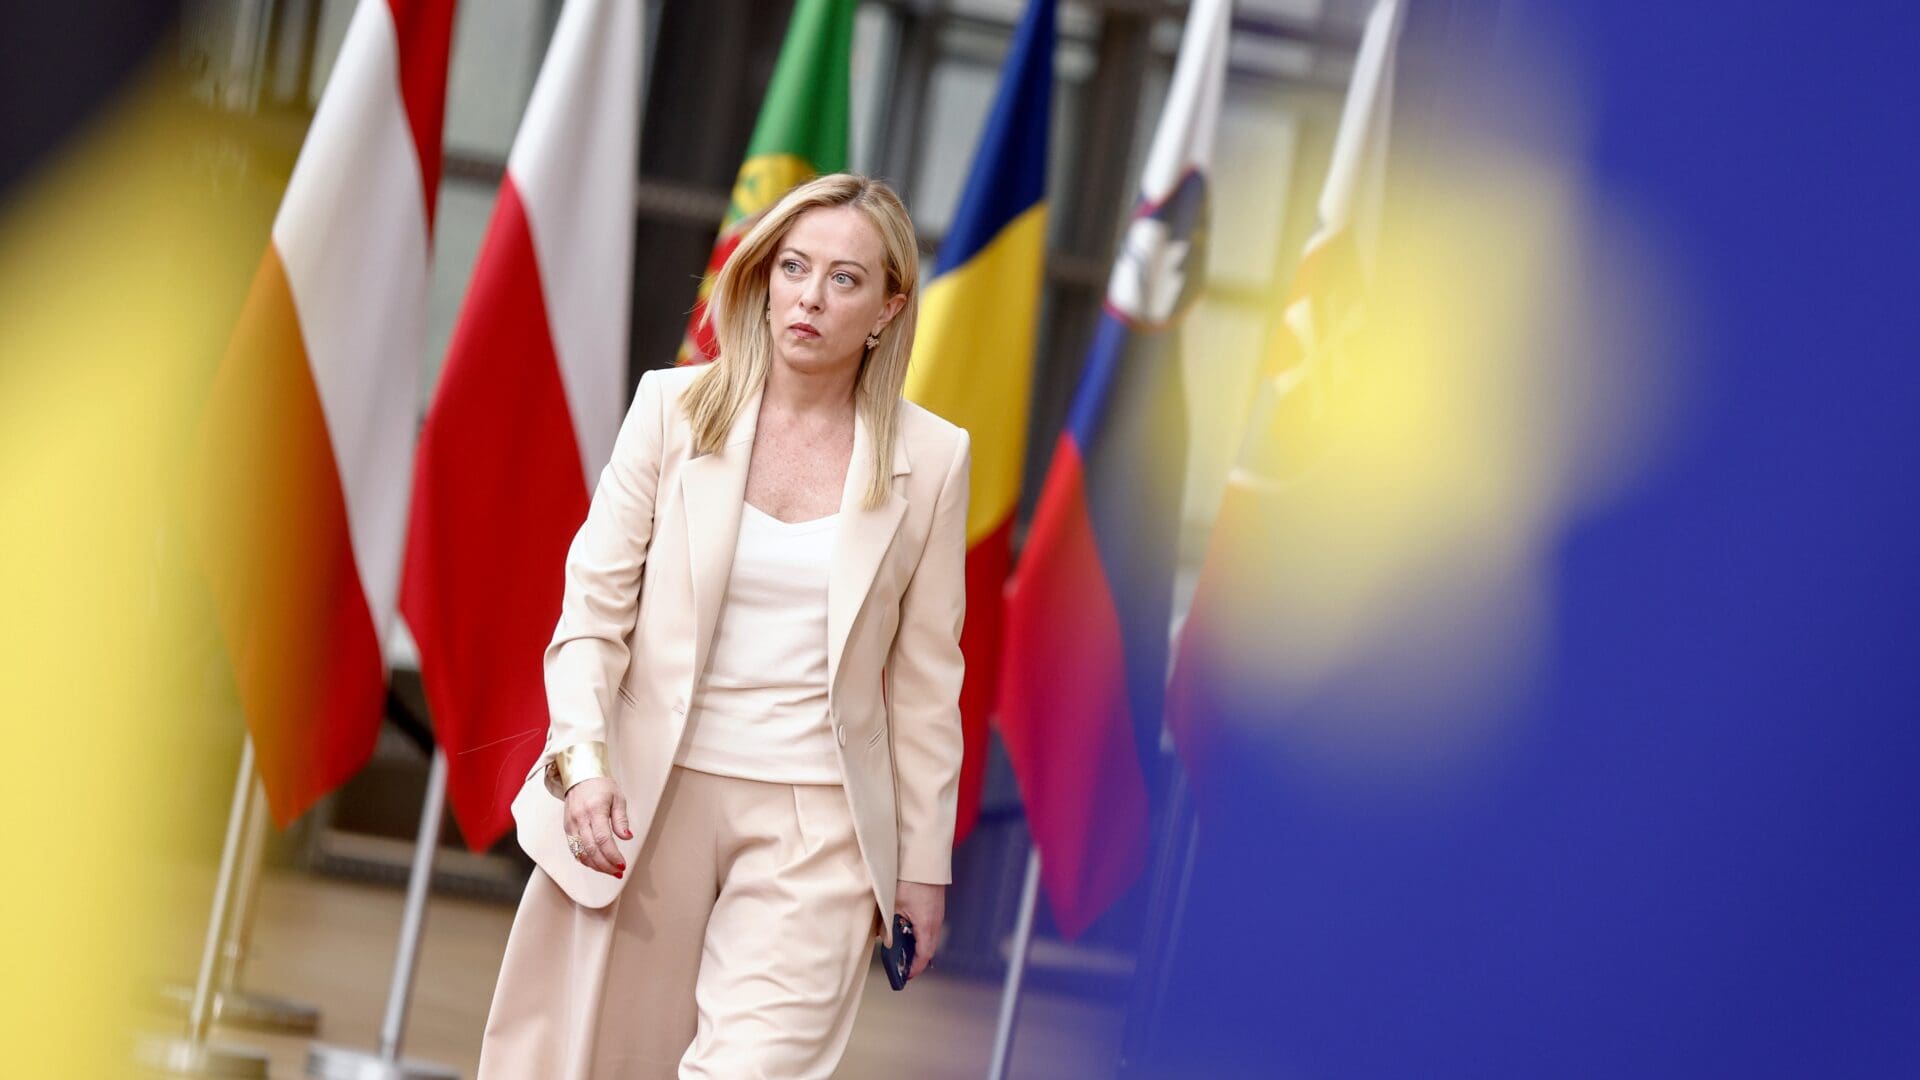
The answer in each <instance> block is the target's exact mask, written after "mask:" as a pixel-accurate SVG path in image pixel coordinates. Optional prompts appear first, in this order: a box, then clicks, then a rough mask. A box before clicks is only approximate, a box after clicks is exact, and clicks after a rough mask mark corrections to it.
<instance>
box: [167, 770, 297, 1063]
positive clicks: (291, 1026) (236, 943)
mask: <svg viewBox="0 0 1920 1080" xmlns="http://www.w3.org/2000/svg"><path fill="white" fill-rule="evenodd" d="M249 789H250V794H249V798H250V800H251V802H250V804H249V806H248V808H247V823H246V839H245V840H244V841H243V842H242V844H241V848H240V867H239V869H238V870H237V871H236V872H235V882H234V887H233V893H234V897H233V910H232V912H230V913H229V914H228V917H227V925H226V932H225V935H224V936H223V937H222V939H221V943H220V968H219V973H218V974H217V975H216V976H215V977H214V984H213V985H214V990H213V1000H212V1004H211V1009H212V1015H213V1019H214V1021H215V1022H217V1023H220V1024H226V1025H232V1026H239V1027H248V1028H253V1029H254V1030H256V1031H266V1032H272V1033H276V1034H287V1035H311V1034H313V1033H314V1032H315V1031H318V1030H319V1028H320V1010H319V1009H317V1008H315V1007H314V1006H312V1005H308V1004H306V1003H304V1002H299V1001H292V1000H289V999H287V998H282V997H276V996H274V995H271V994H257V993H252V992H250V991H246V990H242V989H241V988H240V973H241V970H242V968H243V967H244V966H245V964H246V959H247V954H248V953H249V952H251V951H252V947H253V946H252V942H253V913H254V908H255V905H256V902H257V901H258V899H259V894H260V867H261V864H262V862H263V861H264V859H265V856H266V846H267V808H266V805H265V803H266V793H265V790H264V789H263V788H262V787H261V785H260V783H259V778H258V774H257V773H256V774H255V779H254V782H253V783H252V784H251V785H249ZM193 992H194V988H193V987H192V986H185V985H181V984H178V983H175V984H170V985H168V986H166V987H165V988H164V989H162V991H161V994H162V996H163V997H164V998H165V999H166V1000H167V1001H169V1002H170V1003H171V1004H173V1005H174V1006H175V1007H177V1008H180V1009H182V1010H185V1009H188V1008H190V1007H191V1006H192V1003H193Z"/></svg>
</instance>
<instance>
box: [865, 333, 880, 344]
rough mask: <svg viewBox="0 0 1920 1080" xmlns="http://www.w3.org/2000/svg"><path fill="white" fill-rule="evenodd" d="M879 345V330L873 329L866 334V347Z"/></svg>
mask: <svg viewBox="0 0 1920 1080" xmlns="http://www.w3.org/2000/svg"><path fill="white" fill-rule="evenodd" d="M879 345H880V331H878V330H875V331H874V332H873V333H871V334H868V335H867V348H869V349H873V348H878V347H879Z"/></svg>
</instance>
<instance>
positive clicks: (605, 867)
mask: <svg viewBox="0 0 1920 1080" xmlns="http://www.w3.org/2000/svg"><path fill="white" fill-rule="evenodd" d="M566 828H567V835H568V836H577V837H579V838H580V839H581V840H582V841H584V842H585V844H586V848H585V850H583V851H581V852H580V854H579V855H578V856H576V858H578V859H579V860H580V861H581V862H582V863H583V864H585V865H586V866H587V867H589V868H591V869H594V870H598V871H600V872H601V873H603V874H612V875H613V876H614V877H620V876H622V875H624V874H625V873H626V872H627V860H626V859H624V858H622V857H621V855H620V849H619V848H617V847H615V846H614V845H613V838H614V836H615V835H616V834H617V835H618V836H619V837H620V839H622V840H631V839H633V830H632V829H629V828H628V827H627V797H626V796H625V795H622V794H620V785H618V784H616V783H614V782H613V778H612V777H608V776H598V777H595V778H593V779H592V780H582V781H580V782H579V783H577V784H575V785H573V786H572V787H570V788H568V789H567V820H566Z"/></svg>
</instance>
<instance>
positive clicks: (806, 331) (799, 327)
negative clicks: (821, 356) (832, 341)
mask: <svg viewBox="0 0 1920 1080" xmlns="http://www.w3.org/2000/svg"><path fill="white" fill-rule="evenodd" d="M787 329H789V330H791V331H793V332H794V333H796V334H798V335H800V336H801V337H803V338H817V337H819V336H820V331H818V330H815V329H814V328H813V324H812V323H803V322H797V323H794V324H793V325H792V326H789V327H787Z"/></svg>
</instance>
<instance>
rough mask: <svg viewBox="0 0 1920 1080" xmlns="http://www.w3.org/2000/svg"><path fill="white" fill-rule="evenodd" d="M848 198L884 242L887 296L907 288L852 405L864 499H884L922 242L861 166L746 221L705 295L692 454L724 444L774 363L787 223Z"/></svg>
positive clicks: (691, 395) (813, 183)
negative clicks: (706, 324) (866, 460)
mask: <svg viewBox="0 0 1920 1080" xmlns="http://www.w3.org/2000/svg"><path fill="white" fill-rule="evenodd" d="M838 206H851V207H854V208H856V209H858V210H860V211H861V212H862V213H864V214H866V215H867V220H869V221H871V222H872V223H873V227H874V230H875V231H877V232H878V233H879V234H880V244H881V247H882V248H883V249H884V256H883V262H884V263H885V271H886V281H887V295H888V296H889V297H891V296H895V295H898V294H902V293H904V294H906V297H907V303H906V306H904V307H902V308H901V309H900V313H899V314H898V315H896V316H894V318H893V321H892V322H890V323H888V324H887V326H886V328H885V329H884V330H882V331H881V332H880V344H878V345H876V346H874V347H873V348H871V349H868V350H866V353H865V355H863V356H862V357H861V358H860V371H859V373H858V374H856V375H855V376H854V391H853V396H854V408H855V409H856V410H857V411H858V412H859V415H860V418H861V419H862V420H864V421H865V422H866V425H867V433H868V435H869V437H870V446H869V447H868V449H869V451H870V453H871V454H872V460H873V483H872V484H871V485H869V486H868V488H867V493H866V499H865V502H866V506H867V507H868V508H869V509H872V508H875V507H878V506H880V505H881V504H882V503H885V502H886V500H887V496H888V494H890V493H891V491H892V483H893V467H892V463H893V441H894V439H895V438H896V437H897V433H898V430H899V423H900V391H901V389H902V388H903V387H904V386H905V385H906V382H907V361H908V359H909V358H910V357H911V356H912V353H913V327H914V322H915V321H916V320H917V319H918V318H919V314H920V288H919V284H920V250H919V247H918V246H917V244H916V243H915V241H914V235H913V222H912V220H911V219H910V218H909V217H908V216H907V208H906V207H905V206H902V205H901V203H900V197H899V196H898V195H895V194H894V193H893V189H892V188H890V187H888V186H887V185H886V183H885V181H881V180H875V179H872V178H871V177H866V176H861V175H859V174H857V173H833V174H831V175H828V176H822V177H818V178H816V179H813V180H809V181H808V182H806V183H804V184H801V185H800V186H799V187H796V188H794V189H793V190H792V191H789V192H787V194H786V197H785V198H783V199H781V200H780V201H779V202H778V203H776V204H775V205H774V207H773V209H772V210H769V211H768V212H767V214H766V216H764V217H762V218H761V219H760V221H759V223H758V224H756V225H754V227H753V228H752V229H750V230H748V232H747V235H746V236H745V238H743V239H742V240H741V241H740V246H739V247H737V248H735V249H734V251H733V254H732V255H730V256H728V258H727V263H726V265H725V266H723V267H721V268H720V273H719V275H718V276H717V277H715V278H714V282H713V292H712V294H711V295H710V296H709V297H708V298H707V316H708V318H710V319H711V320H712V321H713V328H714V336H715V337H716V338H717V339H718V340H719V345H720V355H719V356H718V357H717V358H716V359H715V360H714V361H713V362H712V363H711V364H708V365H707V370H706V371H704V372H701V373H700V376H699V377H698V378H696V379H695V380H694V381H693V385H692V386H691V387H689V388H688V389H687V392H686V395H685V396H684V398H683V399H682V400H683V407H684V408H685V410H686V414H687V421H688V423H689V424H690V425H691V426H692V428H693V448H694V452H695V453H696V454H710V453H714V452H716V451H718V450H719V449H720V447H721V446H723V445H724V444H725V443H726V441H727V432H728V431H730V430H731V429H732V428H733V422H734V420H735V419H736V418H737V417H738V416H739V414H740V410H741V408H742V407H744V406H745V405H746V403H747V399H748V398H750V397H752V396H753V395H754V393H755V392H756V391H758V390H759V389H760V388H761V386H763V385H765V383H766V380H767V369H768V368H769V367H770V366H771V365H772V363H773V332H772V331H771V330H770V329H769V328H768V326H767V319H766V308H767V277H768V274H769V273H770V272H771V266H772V263H773V259H774V256H775V255H776V254H777V253H778V252H779V250H780V245H781V242H782V241H784V240H785V239H786V236H787V231H788V230H789V229H791V228H793V224H794V222H795V221H797V220H799V218H800V215H801V214H804V213H806V212H807V211H809V210H812V209H815V208H816V207H838Z"/></svg>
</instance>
